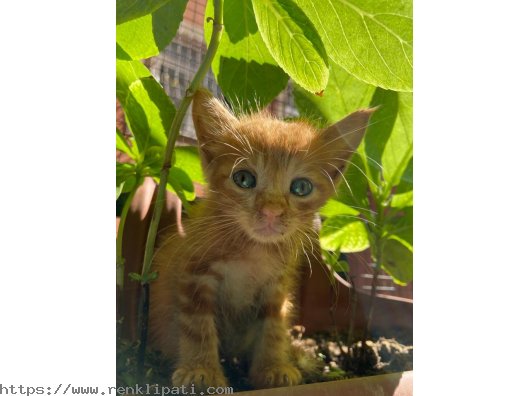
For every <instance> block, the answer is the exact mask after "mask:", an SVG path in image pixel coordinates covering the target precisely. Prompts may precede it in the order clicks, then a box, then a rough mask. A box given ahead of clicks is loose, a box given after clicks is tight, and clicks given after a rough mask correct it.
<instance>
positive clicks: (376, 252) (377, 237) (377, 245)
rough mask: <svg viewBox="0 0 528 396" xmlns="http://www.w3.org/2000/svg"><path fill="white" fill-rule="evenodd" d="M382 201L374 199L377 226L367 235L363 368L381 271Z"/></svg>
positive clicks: (383, 212)
mask: <svg viewBox="0 0 528 396" xmlns="http://www.w3.org/2000/svg"><path fill="white" fill-rule="evenodd" d="M383 205H384V204H383V201H382V200H378V199H376V201H375V206H376V211H377V216H376V224H377V225H378V227H375V228H372V229H371V230H372V231H373V232H372V234H370V235H369V242H370V249H371V257H372V260H373V261H374V273H373V276H372V283H371V289H370V298H369V306H368V313H367V323H366V324H365V330H364V331H363V337H362V338H361V354H360V366H359V367H360V369H362V370H365V369H366V368H367V362H366V356H367V354H366V352H367V338H368V337H369V335H370V326H371V324H372V317H373V314H374V303H375V301H376V290H377V287H378V276H379V273H380V271H381V263H382V260H383V258H382V251H383V247H382V246H381V245H382V243H383V241H382V238H383V235H382V231H380V227H381V229H383V222H384V221H385V207H384V206H383Z"/></svg>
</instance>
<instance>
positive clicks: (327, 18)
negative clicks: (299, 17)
mask: <svg viewBox="0 0 528 396" xmlns="http://www.w3.org/2000/svg"><path fill="white" fill-rule="evenodd" d="M295 2H296V3H297V4H298V5H299V7H300V8H302V9H303V11H304V12H305V13H306V15H307V16H308V18H310V20H311V21H312V22H313V24H314V25H315V28H316V29H317V31H318V32H319V35H320V36H321V39H322V41H323V43H324V46H325V48H326V51H327V52H328V56H329V57H330V58H331V59H332V60H333V61H335V62H336V63H337V64H339V65H340V66H342V67H343V68H344V69H345V70H347V71H348V72H350V73H352V74H353V75H354V76H356V77H357V78H359V79H360V80H362V81H365V82H366V83H369V84H372V85H376V86H379V87H382V88H385V89H391V90H395V91H412V73H413V66H412V62H413V47H412V46H413V43H412V40H413V20H412V0H392V1H379V0H338V1H336V0H295Z"/></svg>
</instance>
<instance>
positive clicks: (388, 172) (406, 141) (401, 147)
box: [381, 92, 413, 189]
mask: <svg viewBox="0 0 528 396" xmlns="http://www.w3.org/2000/svg"><path fill="white" fill-rule="evenodd" d="M412 100H413V99H412V93H404V92H400V93H399V94H398V116H397V118H396V122H395V123H394V128H393V130H392V133H391V136H390V138H389V140H388V141H387V144H386V145H385V150H384V151H383V156H382V157H381V163H382V165H383V178H384V179H385V181H386V183H387V187H386V188H387V189H391V188H392V187H394V186H397V185H398V184H399V183H400V179H401V178H402V175H403V173H404V171H405V170H406V167H407V164H408V163H409V161H410V160H411V158H412V156H413V111H412V108H413V107H412ZM411 183H412V176H411Z"/></svg>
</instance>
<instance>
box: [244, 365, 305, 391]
mask: <svg viewBox="0 0 528 396" xmlns="http://www.w3.org/2000/svg"><path fill="white" fill-rule="evenodd" d="M250 379H251V383H252V384H253V386H255V387H256V388H274V387H278V386H291V385H297V384H299V383H300V382H301V379H302V376H301V373H300V371H299V370H297V368H296V367H294V366H292V365H291V364H281V365H276V366H269V367H266V368H264V369H261V370H252V372H251V374H250Z"/></svg>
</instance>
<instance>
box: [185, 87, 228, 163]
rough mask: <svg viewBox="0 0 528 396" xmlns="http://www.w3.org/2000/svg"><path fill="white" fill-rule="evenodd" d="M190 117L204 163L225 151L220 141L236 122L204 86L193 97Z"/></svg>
mask: <svg viewBox="0 0 528 396" xmlns="http://www.w3.org/2000/svg"><path fill="white" fill-rule="evenodd" d="M192 118H193V122H194V128H195V130H196V136H197V138H198V145H199V147H200V152H201V156H202V160H203V161H204V165H208V164H209V163H210V162H211V161H212V160H213V159H214V158H215V157H216V156H217V155H219V154H220V153H221V152H223V151H225V146H224V145H223V144H221V143H220V142H221V141H222V140H223V137H224V135H225V134H226V133H228V132H229V131H230V130H231V129H232V128H233V127H234V126H235V124H236V123H237V122H238V120H237V119H236V117H235V116H234V115H233V114H231V112H230V111H229V110H228V109H226V108H225V106H224V105H223V104H222V103H221V102H220V101H219V100H218V99H216V98H214V97H213V95H212V94H211V93H210V92H209V91H207V90H206V89H204V88H200V89H198V90H197V91H196V93H195V94H194V97H193V106H192Z"/></svg>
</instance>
